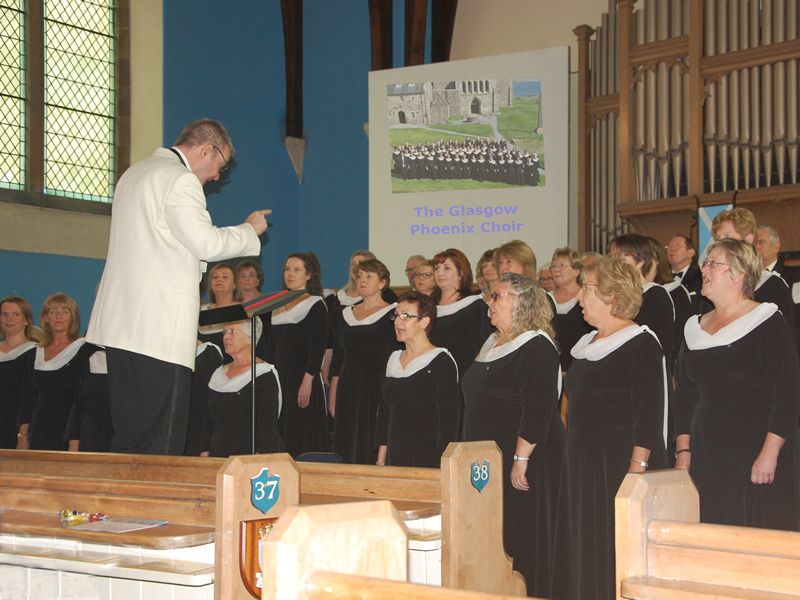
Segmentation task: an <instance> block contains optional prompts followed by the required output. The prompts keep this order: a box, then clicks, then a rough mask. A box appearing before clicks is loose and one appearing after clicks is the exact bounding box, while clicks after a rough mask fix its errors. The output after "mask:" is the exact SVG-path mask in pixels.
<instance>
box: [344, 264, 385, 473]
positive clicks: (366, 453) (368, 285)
mask: <svg viewBox="0 0 800 600" xmlns="http://www.w3.org/2000/svg"><path fill="white" fill-rule="evenodd" d="M356 282H357V284H356V285H357V290H358V293H359V294H360V295H361V298H362V299H363V300H362V302H359V303H358V304H356V305H354V306H348V307H346V308H344V309H343V310H342V316H341V318H340V319H339V327H338V330H337V335H336V347H335V348H334V352H333V363H332V364H331V395H330V402H329V409H330V412H331V415H332V416H333V417H334V420H335V430H334V436H333V450H334V452H336V453H337V454H338V455H339V456H341V457H342V459H344V461H345V462H348V463H357V464H375V461H376V459H377V445H376V435H375V434H376V423H377V418H378V402H379V401H380V398H381V388H382V385H383V377H384V373H385V372H386V361H387V360H388V358H389V355H390V354H391V353H392V352H393V351H394V350H395V349H396V347H397V343H396V342H395V336H394V327H393V326H392V321H391V315H392V311H393V310H394V308H395V306H396V305H395V304H387V303H386V301H385V300H384V299H383V298H382V296H381V294H382V292H383V289H384V288H385V287H387V286H388V285H389V270H388V269H387V268H386V265H384V264H383V263H382V262H381V261H379V260H377V259H370V260H364V261H362V262H361V263H359V265H358V272H357V279H356Z"/></svg>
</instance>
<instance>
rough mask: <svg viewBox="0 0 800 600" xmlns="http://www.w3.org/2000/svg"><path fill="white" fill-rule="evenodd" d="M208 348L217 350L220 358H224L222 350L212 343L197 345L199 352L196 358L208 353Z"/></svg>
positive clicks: (196, 353)
mask: <svg viewBox="0 0 800 600" xmlns="http://www.w3.org/2000/svg"><path fill="white" fill-rule="evenodd" d="M207 348H211V349H212V350H216V351H217V352H219V357H220V358H222V349H221V348H220V347H219V346H217V345H216V344H214V343H212V342H203V343H202V344H197V351H196V352H195V357H198V356H200V355H201V354H202V353H203V352H205V351H206V349H207Z"/></svg>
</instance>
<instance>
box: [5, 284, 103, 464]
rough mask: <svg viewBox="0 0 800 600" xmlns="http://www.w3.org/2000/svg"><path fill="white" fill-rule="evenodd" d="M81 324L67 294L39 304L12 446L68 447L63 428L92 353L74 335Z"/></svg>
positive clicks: (57, 295)
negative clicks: (35, 341)
mask: <svg viewBox="0 0 800 600" xmlns="http://www.w3.org/2000/svg"><path fill="white" fill-rule="evenodd" d="M80 325H81V317H80V312H79V310H78V305H77V304H76V303H75V301H74V300H73V299H72V298H70V297H69V296H68V295H67V294H65V293H63V292H59V293H57V294H53V295H52V296H50V297H48V298H47V299H46V300H45V301H44V304H42V312H41V326H42V330H43V331H44V339H43V340H42V343H41V345H40V346H39V347H38V348H37V349H36V357H35V359H34V368H33V375H32V376H31V377H29V378H28V383H27V385H26V389H25V392H24V394H23V401H22V409H21V412H20V426H19V432H18V434H19V440H18V442H17V448H20V449H23V450H25V449H28V448H30V449H31V450H66V449H67V440H66V437H65V433H66V431H65V426H66V424H67V419H68V417H69V413H70V410H72V403H73V400H74V398H75V393H76V391H77V386H78V381H79V379H80V375H81V371H82V370H83V367H84V365H85V363H86V361H87V360H88V359H89V355H90V354H92V353H93V352H95V351H96V350H97V347H96V346H94V345H92V344H84V342H85V340H84V339H83V338H82V337H78V331H79V330H80Z"/></svg>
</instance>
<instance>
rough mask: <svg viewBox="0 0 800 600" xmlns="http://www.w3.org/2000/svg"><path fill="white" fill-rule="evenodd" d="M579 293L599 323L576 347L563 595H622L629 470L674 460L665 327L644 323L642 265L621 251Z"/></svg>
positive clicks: (593, 598)
mask: <svg viewBox="0 0 800 600" xmlns="http://www.w3.org/2000/svg"><path fill="white" fill-rule="evenodd" d="M578 301H579V302H580V305H581V308H582V309H583V315H584V318H585V319H586V321H587V322H588V323H589V324H590V325H592V326H593V327H595V328H596V331H592V332H590V333H587V334H586V335H585V336H583V337H582V338H581V339H580V340H579V341H578V343H577V344H576V345H575V346H574V347H573V348H572V358H573V360H572V365H571V366H570V369H569V372H568V373H567V377H566V380H565V385H566V390H567V393H568V394H569V411H568V417H569V428H568V430H567V442H566V448H565V453H564V464H563V467H562V471H561V492H560V497H559V515H558V524H557V535H556V552H555V581H554V588H555V589H554V594H553V598H557V599H558V600H601V599H602V600H612V599H613V598H615V597H616V594H615V570H614V569H615V559H614V527H615V525H614V497H615V496H616V494H617V490H618V489H619V486H620V484H621V483H622V480H623V479H624V478H625V475H626V474H627V473H641V472H643V471H645V470H646V469H648V468H651V469H654V468H663V467H666V466H667V459H666V450H665V442H664V438H665V437H666V430H665V426H664V415H665V412H666V399H667V394H666V386H667V377H666V369H665V366H664V354H663V352H662V351H661V345H660V344H659V342H658V340H657V339H656V338H655V335H654V334H653V332H652V331H651V330H649V329H648V328H647V327H643V326H641V325H637V324H636V323H635V322H634V320H633V319H634V317H635V316H636V314H637V312H638V311H639V307H640V306H641V303H642V276H641V274H640V271H639V270H638V269H637V268H635V267H633V266H631V265H629V264H627V263H625V262H624V261H622V260H619V259H615V258H612V257H604V258H601V259H598V260H597V261H596V262H595V263H593V264H591V265H589V266H588V267H586V268H585V269H584V272H583V283H582V286H581V292H580V294H579V295H578Z"/></svg>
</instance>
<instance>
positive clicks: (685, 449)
mask: <svg viewBox="0 0 800 600" xmlns="http://www.w3.org/2000/svg"><path fill="white" fill-rule="evenodd" d="M684 452H691V450H690V449H689V448H682V449H681V450H678V451H676V452H675V458H678V454H683V453H684Z"/></svg>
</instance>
